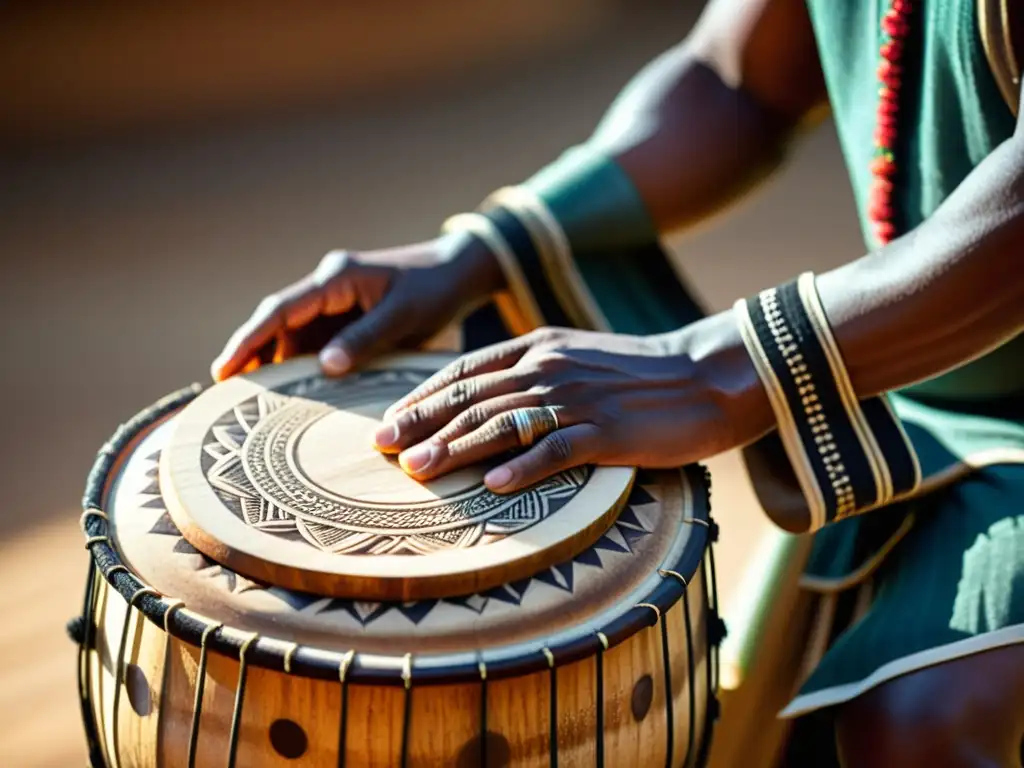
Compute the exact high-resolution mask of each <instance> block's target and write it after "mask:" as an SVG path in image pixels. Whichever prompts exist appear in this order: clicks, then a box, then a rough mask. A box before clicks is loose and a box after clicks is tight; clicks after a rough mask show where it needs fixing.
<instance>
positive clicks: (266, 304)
mask: <svg viewBox="0 0 1024 768" xmlns="http://www.w3.org/2000/svg"><path fill="white" fill-rule="evenodd" d="M281 301H282V300H281V294H280V293H271V294H268V295H267V296H264V297H263V298H262V299H260V301H259V303H258V304H257V305H256V314H258V315H260V316H261V317H270V316H271V315H276V314H277V312H278V311H279V310H280V309H281Z"/></svg>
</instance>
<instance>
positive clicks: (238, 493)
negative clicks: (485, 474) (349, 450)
mask: <svg viewBox="0 0 1024 768" xmlns="http://www.w3.org/2000/svg"><path fill="white" fill-rule="evenodd" d="M423 378H425V374H423V373H422V372H418V371H407V370H388V371H370V372H364V373H361V374H358V375H355V376H349V377H346V378H345V379H341V380H338V379H324V378H322V377H319V376H316V377H310V378H308V379H304V380H301V381H299V382H295V383H293V384H290V385H288V386H287V387H285V388H282V389H281V390H279V391H267V392H263V393H260V394H259V395H257V396H255V397H253V398H251V399H249V400H247V401H245V402H243V403H241V404H239V405H238V406H236V407H234V408H233V409H232V410H231V411H229V412H228V413H226V414H225V415H224V416H223V417H222V418H221V419H220V420H219V421H218V423H217V424H215V425H214V426H213V427H211V429H210V431H209V433H208V434H207V439H206V441H205V442H204V445H203V451H204V454H205V456H204V462H203V470H204V472H205V475H206V479H207V482H209V484H210V485H211V487H213V488H214V489H215V491H216V492H217V494H218V496H219V497H220V499H221V500H222V501H223V502H224V504H225V505H226V506H227V507H228V508H229V509H230V510H231V511H232V512H233V513H234V514H235V515H237V516H238V517H239V518H240V519H241V520H243V521H244V522H245V523H246V525H248V526H250V527H252V528H255V529H257V530H260V531H262V532H265V533H269V534H275V535H283V536H286V537H287V536H289V535H294V534H297V535H298V536H299V537H301V539H302V540H305V541H306V542H308V543H310V544H312V545H313V546H315V547H316V548H318V549H320V550H322V551H325V552H331V553H335V554H346V555H353V554H365V555H385V554H386V555H422V554H429V553H431V552H437V551H440V550H444V549H455V548H463V547H470V546H477V545H480V544H487V543H490V542H492V541H496V540H498V539H500V538H504V537H506V536H509V535H511V534H514V533H517V532H519V531H522V530H525V529H526V528H529V527H530V526H532V525H535V524H536V523H538V522H540V521H541V520H544V519H546V518H547V517H549V516H550V515H552V514H554V513H556V512H557V511H558V510H559V509H560V508H561V507H563V506H564V505H565V504H567V503H568V502H569V501H570V500H571V499H572V498H573V497H574V496H575V495H576V494H577V493H579V491H580V490H581V489H582V488H583V486H585V485H586V484H587V482H588V480H589V479H590V477H591V475H592V470H590V469H589V468H582V467H581V468H576V469H572V470H569V471H566V472H560V473H558V474H557V475H554V476H552V477H550V478H548V479H547V480H545V481H544V482H542V483H539V484H537V485H536V486H534V487H533V488H531V489H529V490H528V491H525V492H522V493H518V494H514V495H510V496H502V495H499V494H495V493H492V492H491V491H489V490H488V489H487V488H486V487H484V486H483V485H482V484H478V485H476V486H474V487H473V488H470V489H468V490H465V491H463V492H461V493H459V494H456V495H454V496H451V497H447V498H443V499H436V500H434V501H431V502H422V503H418V504H401V505H386V504H373V503H370V502H366V501H363V500H360V499H353V498H347V497H344V496H340V495H338V494H337V493H334V492H331V491H328V490H326V489H324V488H322V487H320V486H319V485H318V484H317V483H316V482H315V481H314V480H312V479H311V478H310V477H308V476H306V474H305V471H304V469H303V468H302V466H301V462H300V461H299V457H298V455H297V450H298V445H299V442H300V440H301V438H302V436H303V434H304V433H305V431H306V430H308V429H309V428H310V427H312V426H313V425H314V424H315V423H316V422H317V421H318V420H320V419H322V418H324V417H326V416H328V415H330V414H331V413H333V412H334V411H335V410H337V409H338V408H343V407H346V406H351V405H353V404H359V403H361V402H365V401H367V400H373V399H379V397H380V392H381V390H382V388H391V389H395V390H399V389H400V390H401V391H404V390H406V389H409V388H410V387H411V386H413V385H415V384H417V383H419V382H420V381H422V380H423Z"/></svg>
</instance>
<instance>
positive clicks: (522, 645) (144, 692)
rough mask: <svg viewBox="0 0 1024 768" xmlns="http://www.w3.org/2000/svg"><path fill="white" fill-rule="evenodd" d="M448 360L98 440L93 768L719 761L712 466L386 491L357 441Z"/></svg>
mask: <svg viewBox="0 0 1024 768" xmlns="http://www.w3.org/2000/svg"><path fill="white" fill-rule="evenodd" d="M443 362H444V360H443V359H438V358H437V357H434V356H431V357H427V356H409V357H403V358H396V359H392V360H390V361H387V362H386V363H382V364H381V365H380V366H378V367H377V368H376V369H371V370H367V371H363V372H361V373H359V374H356V375H355V376H352V377H348V378H346V379H340V380H324V379H321V378H320V377H319V376H318V374H316V372H315V364H314V363H312V362H310V361H308V360H300V361H296V362H294V363H288V364H284V365H281V366H274V367H272V368H270V369H266V370H264V371H260V372H257V373H256V374H253V375H251V376H246V377H241V378H240V379H237V380H232V381H231V382H227V383H226V384H222V385H217V386H215V387H213V388H211V389H210V390H208V391H207V392H205V393H203V394H201V395H199V396H198V398H197V397H196V395H197V389H192V390H188V391H184V392H182V393H179V394H177V395H173V396H171V397H169V398H167V399H166V400H164V401H161V402H160V403H158V404H156V405H155V406H154V407H153V408H151V409H149V410H147V411H145V412H143V413H142V414H140V415H139V416H137V417H136V418H135V419H133V420H132V421H131V422H129V423H128V424H126V425H124V426H123V427H122V428H121V429H120V430H119V431H118V433H117V434H116V435H115V436H114V438H113V439H112V441H111V442H110V443H108V444H107V445H106V446H105V447H104V450H103V451H101V453H100V456H99V459H98V461H97V464H96V466H95V467H94V470H93V473H92V475H91V476H90V482H89V487H88V488H87V490H86V496H85V500H84V504H85V512H84V513H83V517H82V522H83V528H84V530H85V534H86V536H87V547H88V548H89V550H90V552H91V554H92V560H91V565H90V574H89V579H88V584H87V589H86V597H85V605H84V610H83V619H84V621H82V622H80V624H79V626H78V632H77V634H78V639H79V641H80V643H81V650H80V669H79V684H80V693H81V695H82V704H83V717H84V720H85V727H86V733H87V736H88V739H89V745H90V752H91V759H92V761H93V763H94V765H96V766H110V767H111V768H115V767H120V768H129V767H131V768H135V767H142V766H146V767H150V766H168V767H171V766H190V765H195V766H202V767H203V768H205V767H206V766H222V765H224V766H246V768H249V767H250V766H251V767H253V768H258V767H260V766H292V765H296V766H300V765H301V766H336V765H339V766H340V765H344V766H353V767H354V766H404V765H409V766H490V765H494V766H555V765H558V766H595V765H598V766H599V765H607V766H655V765H659V766H660V765H668V766H690V765H698V764H701V763H702V762H703V760H704V759H705V753H706V751H707V747H708V740H709V737H710V730H711V723H712V722H713V720H714V716H715V711H716V708H715V706H714V705H715V700H714V690H715V687H716V685H717V680H716V679H715V678H716V676H717V671H716V670H715V669H714V666H715V665H714V663H713V662H714V659H715V653H714V649H715V646H716V644H717V642H718V641H719V640H720V639H721V638H720V634H721V632H720V629H719V627H720V622H719V621H718V619H717V617H716V614H715V612H714V610H713V598H709V595H713V591H714V590H713V581H714V575H713V561H711V560H710V542H711V540H712V539H713V538H714V526H713V523H711V520H710V517H709V498H708V481H707V477H706V475H705V473H704V471H703V469H701V468H699V467H691V468H686V469H684V470H682V471H671V472H670V471H665V472H653V473H646V472H640V473H634V472H633V471H630V470H625V469H609V470H605V469H600V468H597V469H595V468H583V469H580V470H577V471H574V472H572V473H566V475H565V476H564V477H561V476H560V477H559V478H555V479H553V480H552V481H551V482H547V483H544V484H541V485H540V486H538V487H536V488H534V489H531V490H530V491H528V492H525V493H523V494H519V495H518V496H517V497H505V498H501V497H497V496H495V495H493V494H490V493H489V492H488V491H487V490H486V489H485V488H483V486H482V484H481V483H480V477H481V476H482V472H481V473H477V474H474V473H472V472H470V473H468V474H463V475H461V476H459V477H454V478H448V479H447V480H443V481H441V482H439V484H436V485H431V486H430V487H426V486H418V485H417V487H406V488H405V490H402V491H399V490H396V489H400V488H401V487H403V483H411V481H410V480H408V478H406V477H405V476H404V474H402V473H401V472H400V470H398V469H396V468H394V467H393V466H391V465H389V464H388V461H389V460H388V459H386V458H385V457H383V456H380V455H379V454H377V453H376V452H375V451H374V450H373V448H372V446H371V445H370V444H369V440H368V437H367V434H364V432H365V430H364V429H363V426H360V425H362V424H363V422H364V421H365V422H366V423H367V424H372V423H375V419H376V417H377V416H379V412H382V411H383V408H384V407H386V406H387V405H388V404H390V402H392V401H393V400H394V399H395V398H397V397H398V396H400V395H401V394H403V393H404V392H405V391H407V390H408V389H410V388H411V387H412V386H413V385H414V384H415V383H416V381H418V380H422V379H423V378H425V377H426V376H427V375H429V373H430V372H432V371H433V370H435V369H436V368H437V367H438V366H439V365H440V364H441V363H443ZM357 389H358V390H359V392H355V390H357ZM375 409H379V412H378V410H375ZM311 414H312V415H311ZM282 425H284V426H283V427H282ZM364 426H365V425H364ZM304 441H306V442H305V443H304ZM346 444H350V445H349V447H348V448H345V445H346ZM335 445H337V449H338V451H339V454H338V459H337V461H333V462H332V461H328V460H327V459H325V458H324V456H323V455H321V453H320V452H319V449H318V447H317V446H326V448H325V449H324V450H328V449H329V450H330V451H334V450H335V448H334V446H335ZM351 445H356V446H357V447H356V448H351ZM343 448H345V449H344V450H342V449H343ZM353 457H354V458H353ZM381 477H383V478H388V477H391V478H392V480H385V481H381V480H380V478H381ZM296 478H298V480H296ZM399 492H401V493H402V494H405V496H403V497H402V498H397V497H395V494H396V493H399ZM357 513H358V514H357ZM492 553H493V554H492Z"/></svg>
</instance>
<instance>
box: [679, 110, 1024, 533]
mask: <svg viewBox="0 0 1024 768" xmlns="http://www.w3.org/2000/svg"><path fill="white" fill-rule="evenodd" d="M1022 245H1024V131H1022V130H1021V128H1020V127H1019V126H1018V129H1017V131H1016V132H1015V135H1014V136H1012V137H1011V138H1010V139H1008V140H1007V141H1006V142H1004V143H1003V144H1002V145H1001V146H999V147H998V148H997V149H996V150H995V151H994V152H992V153H991V154H990V155H989V156H988V157H987V158H986V159H985V160H984V161H983V162H982V163H980V164H979V165H978V166H977V167H976V168H975V169H974V171H973V172H972V173H971V174H970V175H969V176H968V177H967V178H966V179H965V180H964V181H963V182H962V183H961V185H960V186H959V187H958V188H957V190H956V191H955V192H954V193H953V194H952V195H950V196H949V198H948V199H947V200H946V201H945V202H944V203H943V205H942V206H940V207H939V209H938V210H937V211H936V212H935V213H934V214H933V215H932V216H931V217H930V218H929V219H928V220H927V221H925V222H924V223H923V224H921V225H920V226H918V227H917V228H916V229H915V230H913V231H912V232H910V233H908V234H906V235H905V236H904V237H902V238H899V239H898V240H896V241H894V242H892V243H891V244H889V245H888V246H887V247H885V248H882V249H880V250H879V251H876V252H875V253H872V254H869V255H867V256H865V257H863V258H861V259H858V260H856V261H854V262H851V263H849V264H847V265H845V266H842V267H840V268H838V269H835V270H833V271H831V272H828V273H825V274H822V275H820V276H817V277H816V278H815V277H814V276H813V275H810V274H807V275H804V276H801V278H800V280H799V281H797V282H795V283H789V284H786V285H783V286H779V287H778V288H772V289H768V290H766V291H762V292H761V293H760V294H759V295H758V296H756V297H753V298H751V299H748V300H746V301H741V302H739V303H738V304H737V306H736V310H735V313H734V316H733V317H732V318H727V317H725V316H719V317H716V318H710V319H709V320H707V321H704V322H702V323H700V324H698V325H697V326H694V327H693V328H691V329H686V331H685V332H684V335H688V337H689V338H690V339H691V341H692V344H691V345H689V346H688V348H689V349H690V351H691V352H696V354H697V356H698V357H700V358H701V360H702V363H701V364H700V365H699V367H700V368H701V370H703V371H705V372H706V374H707V376H708V377H709V380H710V383H709V387H710V388H711V389H712V391H715V392H718V393H719V397H721V398H722V399H723V400H725V401H730V402H727V403H726V404H725V405H723V408H725V409H726V410H727V411H729V412H733V413H737V412H740V413H742V410H737V404H738V403H743V402H746V403H747V404H748V406H749V407H750V408H752V412H753V413H754V414H756V413H763V412H764V411H763V408H764V404H763V403H762V404H761V405H760V406H759V405H758V403H757V397H756V394H754V393H755V392H756V391H757V390H761V391H763V392H764V393H765V394H766V395H767V399H768V403H769V405H770V409H771V410H770V412H771V413H773V414H774V417H775V418H774V421H775V422H776V424H777V426H778V437H779V439H780V440H781V443H782V447H784V448H785V453H786V456H787V457H788V460H789V464H790V466H791V467H792V470H793V473H794V475H795V478H794V480H795V482H796V483H797V484H798V485H799V489H800V491H801V494H802V497H803V499H804V502H805V505H801V504H799V503H795V502H784V501H783V499H784V495H785V494H779V493H778V492H777V491H778V490H779V489H781V488H782V485H783V484H784V483H783V482H782V480H781V478H782V476H783V474H784V472H785V470H784V468H783V467H781V466H780V465H778V464H777V463H775V462H774V460H772V461H769V462H768V463H766V464H764V465H763V466H760V467H759V468H758V469H757V473H759V474H763V475H764V478H765V479H764V488H765V490H766V491H767V492H768V496H765V497H763V498H762V501H763V502H764V500H765V498H768V497H774V499H775V500H776V501H775V502H772V503H767V502H765V504H766V507H774V510H773V511H772V510H770V514H772V517H773V519H775V520H776V522H778V523H780V524H781V525H782V526H783V527H784V528H787V529H788V530H794V531H796V530H803V529H806V527H807V526H808V523H809V524H810V525H811V527H813V528H817V527H820V526H821V525H824V524H826V523H827V522H830V521H832V520H835V519H840V518H842V517H845V516H848V515H852V514H860V513H863V512H866V511H868V510H870V509H874V508H876V507H880V506H884V505H886V504H888V503H890V502H891V501H893V500H894V499H899V498H906V497H909V496H912V495H914V494H916V493H918V492H919V491H920V490H921V489H922V488H924V487H926V486H927V485H928V484H929V483H931V484H932V485H934V482H935V481H936V476H935V472H936V471H937V469H939V468H937V467H935V466H932V467H927V466H924V460H923V458H921V459H919V457H918V455H917V451H916V449H915V444H914V442H913V441H911V440H910V439H908V435H907V433H905V432H904V430H903V429H902V428H901V426H900V424H899V422H898V420H897V419H896V417H895V415H894V414H893V413H892V411H891V410H890V409H889V408H888V406H887V401H886V399H885V398H884V397H880V396H879V395H881V394H883V393H885V392H889V391H892V390H896V389H901V388H903V387H906V386H909V385H911V384H916V383H919V382H921V381H924V380H927V379H931V378H934V377H936V376H938V375H941V374H943V373H946V372H947V371H950V370H952V369H954V368H958V367H960V366H962V365H964V364H966V363H968V362H971V361H973V360H974V359H976V358H978V357H981V356H982V355H984V354H986V353H988V352H990V351H992V350H993V349H995V348H996V347H998V346H1000V345H1001V344H1003V343H1005V342H1007V341H1009V340H1010V339H1011V338H1013V337H1015V336H1017V335H1018V334H1020V332H1021V331H1022V330H1024V274H1022V272H1021V268H1020V256H1019V254H1020V249H1021V246H1022ZM733 321H735V322H733ZM809 331H810V332H809ZM683 343H684V346H687V344H686V342H685V341H684V342H683ZM744 346H745V347H746V349H747V350H748V352H749V364H752V365H753V367H754V369H755V370H756V371H757V377H756V378H754V381H753V383H752V382H751V377H750V376H749V369H748V371H747V373H748V375H747V377H746V378H744V375H743V370H744V368H743V364H742V363H741V362H740V363H738V362H736V351H737V349H741V348H743V347H744ZM729 361H731V364H732V368H731V369H730V368H729V367H728V366H727V364H726V363H728V362H729ZM758 380H759V383H758ZM926 453H927V452H926ZM754 458H755V459H757V461H758V462H761V460H762V459H765V458H770V457H768V456H767V454H765V455H762V456H760V457H754ZM932 463H934V457H933V458H932ZM943 471H944V470H943ZM940 474H941V472H940ZM947 474H948V473H947ZM757 485H758V482H757V478H755V486H757ZM769 486H773V487H774V488H775V489H776V490H769ZM808 518H809V520H808Z"/></svg>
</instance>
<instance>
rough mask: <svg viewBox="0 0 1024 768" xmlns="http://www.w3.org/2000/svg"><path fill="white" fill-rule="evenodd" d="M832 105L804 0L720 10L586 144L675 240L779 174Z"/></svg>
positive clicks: (717, 4)
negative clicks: (619, 172) (614, 166)
mask: <svg viewBox="0 0 1024 768" xmlns="http://www.w3.org/2000/svg"><path fill="white" fill-rule="evenodd" d="M826 104H827V101H826V93H825V86H824V80H823V78H822V74H821V69H820V67H819V64H818V51H817V48H816V45H815V40H814V35H813V32H812V29H811V25H810V19H809V18H808V16H807V10H806V6H805V3H804V1H803V0H739V1H738V2H737V1H736V0H713V1H712V2H710V3H709V4H708V7H707V9H706V10H705V11H704V14H703V16H702V17H701V19H700V21H699V22H698V24H697V25H696V27H695V28H694V29H693V31H692V33H691V34H690V35H689V37H688V38H687V39H686V40H685V41H684V42H682V43H681V44H680V45H678V46H676V47H675V48H673V49H671V50H669V51H668V52H666V53H665V54H663V55H662V56H660V57H658V58H657V59H655V60H654V61H653V62H651V63H650V64H649V65H648V66H647V67H645V68H644V69H643V70H642V71H641V72H640V73H638V74H637V76H636V77H635V78H634V79H633V81H632V82H631V83H630V84H629V85H628V86H627V87H626V88H625V90H624V91H623V92H622V93H621V94H620V96H619V97H618V99H617V100H616V101H615V102H614V103H613V104H612V106H611V108H610V109H609V111H608V113H607V114H606V115H605V117H604V118H603V120H602V121H601V123H600V124H599V126H598V127H597V130H596V131H595V133H594V134H593V136H592V137H591V138H590V140H589V142H588V143H589V144H590V145H591V146H593V147H595V148H597V149H599V150H601V151H603V152H605V153H606V154H607V155H609V156H610V157H611V158H612V159H613V160H615V162H617V163H618V164H619V166H621V168H622V169H623V170H624V171H625V173H626V175H627V176H628V177H629V178H630V180H631V181H632V182H633V184H634V186H635V187H636V189H637V191H638V192H639V195H640V197H641V198H642V199H643V201H644V203H645V204H646V207H647V209H648V211H649V212H650V215H651V217H652V219H653V220H654V223H655V225H656V227H657V229H658V231H660V232H667V231H670V230H673V229H677V228H680V227H685V226H687V225H690V224H693V223H695V222H697V221H700V220H701V219H703V218H704V217H706V216H708V215H712V214H714V213H717V212H719V211H721V210H722V209H723V208H725V207H726V206H727V205H728V204H730V203H731V202H733V201H734V200H735V199H736V198H737V197H738V196H740V195H741V194H742V193H744V192H746V191H749V190H750V189H751V188H753V187H754V186H756V185H757V183H758V182H760V181H761V180H763V179H764V178H766V177H767V176H768V175H769V174H770V173H771V172H773V171H774V170H776V169H777V168H778V167H779V165H780V163H781V162H782V160H783V158H784V155H785V150H786V148H787V146H788V144H789V143H790V141H791V139H792V138H793V136H794V135H795V133H796V132H797V131H798V129H799V128H801V127H802V126H806V125H807V124H808V123H814V122H815V121H816V120H818V119H820V117H821V115H822V114H823V113H824V110H823V109H822V107H824V106H825V105H826Z"/></svg>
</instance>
